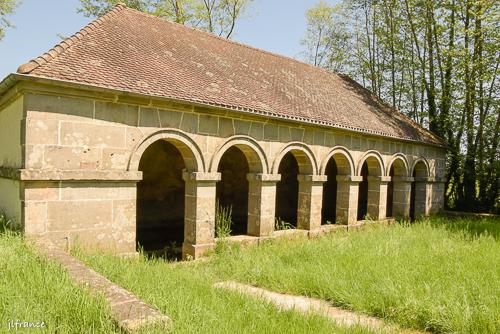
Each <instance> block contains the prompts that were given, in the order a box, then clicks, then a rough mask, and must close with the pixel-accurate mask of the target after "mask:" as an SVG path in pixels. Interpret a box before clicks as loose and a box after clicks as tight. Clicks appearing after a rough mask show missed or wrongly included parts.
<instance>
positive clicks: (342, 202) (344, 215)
mask: <svg viewBox="0 0 500 334" xmlns="http://www.w3.org/2000/svg"><path fill="white" fill-rule="evenodd" d="M361 181H363V177H362V176H349V175H337V205H336V207H337V209H336V211H337V212H336V219H335V221H336V222H337V223H339V224H346V225H348V224H355V223H356V221H357V216H358V193H359V183H360V182H361Z"/></svg>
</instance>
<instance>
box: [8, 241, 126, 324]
mask: <svg viewBox="0 0 500 334" xmlns="http://www.w3.org/2000/svg"><path fill="white" fill-rule="evenodd" d="M16 320H19V321H27V322H39V321H43V322H44V323H45V327H44V328H43V329H40V328H37V329H19V328H18V331H15V330H14V329H12V330H10V331H9V327H8V323H9V322H10V321H16ZM0 333H51V334H52V333H61V334H64V333H68V334H74V333H120V331H119V330H118V329H117V327H116V326H115V323H114V322H113V320H112V319H111V317H110V315H109V313H108V311H107V306H106V304H105V302H104V300H103V299H101V298H96V297H93V296H91V295H90V294H89V293H88V292H87V291H84V290H81V289H80V288H78V287H76V286H75V285H74V284H73V283H72V282H71V281H70V279H69V277H68V275H67V274H66V272H65V271H63V270H62V269H61V268H60V267H59V266H58V265H56V264H52V263H48V262H46V261H45V260H43V259H41V258H39V257H38V256H37V255H35V253H34V252H33V250H32V249H31V248H30V247H29V246H27V245H26V243H25V242H24V240H23V238H22V237H21V236H20V235H19V234H17V233H13V232H9V231H5V232H4V233H1V234H0Z"/></svg>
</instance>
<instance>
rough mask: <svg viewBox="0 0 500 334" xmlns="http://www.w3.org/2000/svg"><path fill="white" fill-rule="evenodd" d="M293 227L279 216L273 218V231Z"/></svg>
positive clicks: (291, 228)
mask: <svg viewBox="0 0 500 334" xmlns="http://www.w3.org/2000/svg"><path fill="white" fill-rule="evenodd" d="M294 228H295V227H294V226H293V225H292V224H290V223H288V222H286V221H284V220H282V219H281V218H280V217H276V218H274V230H275V231H283V230H293V229H294Z"/></svg>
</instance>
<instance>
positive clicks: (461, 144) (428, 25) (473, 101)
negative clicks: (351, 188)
mask: <svg viewBox="0 0 500 334" xmlns="http://www.w3.org/2000/svg"><path fill="white" fill-rule="evenodd" d="M337 7H341V8H342V15H337V14H336V13H337V11H336V8H337ZM337 7H332V6H329V5H327V4H325V3H323V4H320V5H317V6H315V7H313V8H311V9H310V10H309V11H307V12H306V18H307V22H308V29H307V31H306V35H305V38H304V41H303V45H304V46H306V48H305V52H304V54H305V59H306V61H309V62H310V63H312V64H316V65H318V66H322V67H325V68H328V69H331V70H339V69H340V70H341V71H344V72H345V73H346V74H348V75H350V76H351V77H353V78H354V79H355V80H357V81H359V82H360V83H362V84H363V85H364V86H365V87H366V88H368V89H370V90H371V91H373V92H374V93H376V94H378V95H379V96H380V97H381V98H382V99H384V100H386V101H387V102H388V103H390V104H392V105H393V106H394V107H396V108H398V109H399V110H401V111H402V112H403V113H405V114H407V115H408V116H409V117H412V118H413V119H414V120H415V121H416V122H418V123H420V124H422V125H423V126H426V127H428V128H429V129H430V130H431V131H432V132H434V133H435V134H437V135H438V136H440V137H442V138H444V139H446V141H447V142H448V147H449V149H448V156H447V161H446V167H447V171H446V180H447V182H446V196H445V200H446V206H447V207H448V208H458V209H462V210H483V211H485V210H486V211H488V210H490V211H494V210H497V211H500V196H499V188H500V162H499V156H500V152H499V148H500V147H499V145H500V143H499V141H500V134H499V130H500V102H499V100H500V71H499V62H500V49H499V48H498V45H500V26H499V22H500V2H498V1H495V0H402V1H396V0H342V1H341V2H340V4H339V5H338V6H337ZM311 13H326V14H324V15H317V14H316V15H311ZM311 17H313V18H314V20H313V19H311ZM332 26H335V27H333V28H332ZM338 27H342V30H343V31H345V32H347V34H343V35H342V37H341V38H339V39H335V38H326V37H322V38H319V36H320V35H319V32H320V31H321V33H322V35H323V36H324V34H325V33H324V32H325V31H331V30H332V29H338ZM341 39H343V40H341ZM345 45H349V46H350V47H349V48H348V49H349V50H350V51H349V52H347V53H342V55H344V56H345V57H342V58H341V59H339V58H338V54H339V52H338V50H342V48H344V47H345ZM312 46H317V47H312ZM316 50H319V52H316ZM318 59H319V60H324V59H330V60H332V61H333V62H334V63H336V64H329V63H328V62H325V61H318ZM495 208H496V209H495Z"/></svg>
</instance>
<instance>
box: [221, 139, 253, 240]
mask: <svg viewBox="0 0 500 334" xmlns="http://www.w3.org/2000/svg"><path fill="white" fill-rule="evenodd" d="M248 171H249V166H248V161H247V158H246V157H245V155H244V154H243V152H242V151H241V150H240V149H239V148H237V147H235V146H233V147H231V148H229V149H228V150H227V151H226V152H225V153H224V154H223V155H222V158H221V160H220V162H219V167H218V172H219V173H221V181H220V182H217V200H218V202H219V204H220V205H221V206H223V207H225V208H229V207H231V208H232V217H231V218H232V222H233V223H232V226H231V235H241V234H247V226H248V180H247V174H248Z"/></svg>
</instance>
